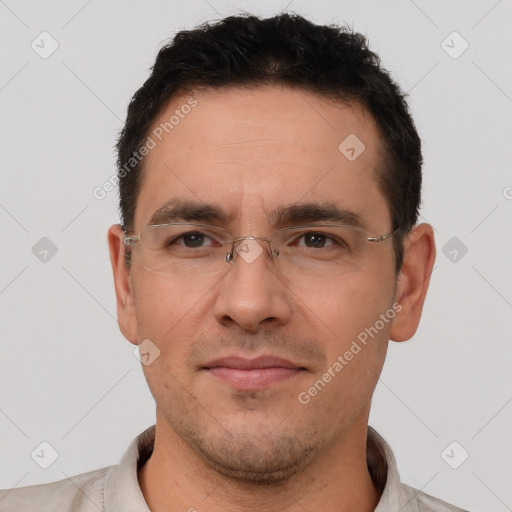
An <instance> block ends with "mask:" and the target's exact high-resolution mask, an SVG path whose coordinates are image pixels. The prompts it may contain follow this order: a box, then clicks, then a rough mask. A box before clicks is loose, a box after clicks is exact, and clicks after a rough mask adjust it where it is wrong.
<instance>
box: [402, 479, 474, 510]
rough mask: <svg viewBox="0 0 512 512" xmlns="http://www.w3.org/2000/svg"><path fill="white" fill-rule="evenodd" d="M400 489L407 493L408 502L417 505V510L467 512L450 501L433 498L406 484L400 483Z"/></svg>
mask: <svg viewBox="0 0 512 512" xmlns="http://www.w3.org/2000/svg"><path fill="white" fill-rule="evenodd" d="M402 489H403V491H404V492H405V493H406V494H407V496H408V499H410V503H415V504H416V505H417V510H418V512H468V511H467V510H464V509H462V508H459V507H456V506H455V505H450V503H447V502H446V501H443V500H440V499H439V498H434V496H430V495H429V494H425V493H424V492H422V491H418V490H417V489H413V488H412V487H409V486H408V485H405V484H402ZM407 510H408V509H407ZM411 510H412V509H411ZM414 510H416V509H414Z"/></svg>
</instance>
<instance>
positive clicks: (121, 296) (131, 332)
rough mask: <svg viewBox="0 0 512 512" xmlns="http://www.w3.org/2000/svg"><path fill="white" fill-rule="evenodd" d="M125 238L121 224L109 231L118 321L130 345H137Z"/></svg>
mask: <svg viewBox="0 0 512 512" xmlns="http://www.w3.org/2000/svg"><path fill="white" fill-rule="evenodd" d="M123 238H124V231H123V230H122V229H121V225H120V224H114V225H113V226H111V227H110V229H109V230H108V247H109V251H110V262H111V264H112V272H113V273H114V284H115V288H116V301H117V321H118V323H119V328H120V329H121V332H122V333H123V336H124V337H125V338H126V339H127V340H128V341H129V342H130V343H133V344H134V345H137V344H138V343H137V317H136V314H135V301H134V298H133V289H132V283H131V273H130V269H129V268H128V267H127V266H126V264H125V261H124V252H125V246H124V244H123Z"/></svg>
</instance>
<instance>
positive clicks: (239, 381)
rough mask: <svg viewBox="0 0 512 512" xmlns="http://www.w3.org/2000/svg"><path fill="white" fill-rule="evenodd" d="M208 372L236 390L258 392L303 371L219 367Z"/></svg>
mask: <svg viewBox="0 0 512 512" xmlns="http://www.w3.org/2000/svg"><path fill="white" fill-rule="evenodd" d="M208 371H209V372H210V373H211V374H212V375H214V376H215V377H217V378H218V379H220V380H222V381H224V382H226V383H228V384H230V385H231V386H233V387H234V388H237V389H240V390H252V391H256V390H259V389H264V388H266V387H268V386H270V385H272V384H276V383H278V382H282V381H284V380H287V379H289V378H291V377H293V376H294V375H297V374H298V373H299V372H300V371H301V370H300V369H299V368H253V369H251V370H243V369H240V368H227V367H225V366H217V367H215V368H210V369H209V370H208Z"/></svg>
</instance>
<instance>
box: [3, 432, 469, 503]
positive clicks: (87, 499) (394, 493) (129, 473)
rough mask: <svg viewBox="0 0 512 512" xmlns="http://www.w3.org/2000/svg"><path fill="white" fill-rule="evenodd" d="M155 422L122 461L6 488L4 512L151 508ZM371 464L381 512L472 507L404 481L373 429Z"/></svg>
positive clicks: (391, 454) (131, 444)
mask: <svg viewBox="0 0 512 512" xmlns="http://www.w3.org/2000/svg"><path fill="white" fill-rule="evenodd" d="M154 439H155V426H154V425H153V426H152V427H149V428H148V429H147V430H145V431H144V432H142V433H141V434H140V435H139V436H137V437H136V438H135V439H134V440H133V441H132V442H131V443H130V446H129V447H128V449H127V451H126V452H125V454H124V455H123V457H122V459H121V461H120V462H119V464H117V465H115V466H110V467H106V468H103V469H97V470H95V471H91V472H88V473H83V474H81V475H78V476H74V477H71V478H67V479H64V480H60V481H58V482H53V483H50V484H41V485H32V486H29V487H21V488H14V489H8V490H1V491H0V511H1V512H98V511H100V512H151V511H150V509H149V508H148V506H147V504H146V501H145V500H144V496H143V494H142V491H141V490H140V487H139V483H138V479H137V469H138V467H140V466H141V465H142V464H143V463H144V462H145V461H146V460H147V459H148V457H149V456H150V454H151V452H152V450H153V443H154ZM368 439H369V441H368V445H367V450H368V457H367V459H368V467H369V469H370V473H371V475H372V478H373V480H374V483H375V484H376V486H377V487H378V488H383V491H382V495H381V498H380V501H379V504H378V505H377V508H376V509H375V512H467V511H464V510H462V509H460V508H457V507H454V506H453V505H449V504H448V503H446V502H444V501H441V500H438V499H437V498H433V497H432V496H429V495H427V494H425V493H423V492H421V491H417V490H415V489H413V488H412V487H409V486H408V485H405V484H402V483H401V482H400V477H399V475H398V470H397V467H396V462H395V458H394V456H393V453H392V451H391V448H390V447H389V445H388V444H387V443H386V442H385V441H384V439H383V438H382V437H381V436H380V435H379V434H378V433H377V432H376V431H375V430H373V429H372V428H369V430H368Z"/></svg>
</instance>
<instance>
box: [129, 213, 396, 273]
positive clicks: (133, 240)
mask: <svg viewBox="0 0 512 512" xmlns="http://www.w3.org/2000/svg"><path fill="white" fill-rule="evenodd" d="M181 225H185V226H197V227H199V228H214V229H221V230H223V231H225V232H226V233H229V235H231V237H233V241H232V242H231V250H230V251H229V252H228V253H227V254H226V257H225V262H226V263H231V262H232V261H233V253H234V252H235V244H236V243H237V242H240V241H242V240H262V241H265V242H268V245H269V249H270V253H269V254H270V259H272V260H273V259H274V257H275V256H279V251H274V249H273V247H272V237H273V236H274V235H275V234H276V233H279V232H282V231H287V230H292V229H299V228H304V229H309V228H315V227H318V228H321V227H332V228H348V229H352V230H355V231H364V232H366V233H367V234H369V235H371V232H370V231H368V230H367V229H366V228H363V227H360V226H348V225H346V224H308V225H304V226H291V227H286V228H280V229H276V230H275V231H272V233H270V238H266V237H255V236H242V237H238V238H234V235H233V233H231V231H229V229H226V228H223V227H220V226H212V225H209V224H194V223H191V222H167V223H164V224H148V225H147V226H144V227H143V228H142V229H141V231H140V233H139V234H138V235H127V234H126V226H121V229H122V230H123V231H124V232H125V235H124V237H123V245H124V246H125V247H132V246H134V245H136V244H138V243H142V239H141V236H142V233H143V231H144V230H145V229H147V228H153V227H157V226H181ZM400 230H401V228H397V229H395V230H394V231H392V232H391V233H388V234H386V235H380V236H369V237H366V241H367V242H372V243H379V242H383V241H384V240H387V239H388V238H391V237H393V236H394V235H396V234H398V233H399V232H400Z"/></svg>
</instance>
